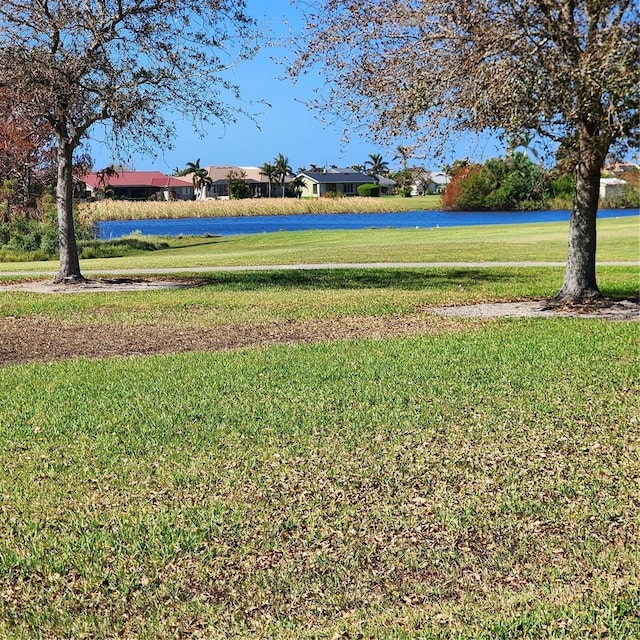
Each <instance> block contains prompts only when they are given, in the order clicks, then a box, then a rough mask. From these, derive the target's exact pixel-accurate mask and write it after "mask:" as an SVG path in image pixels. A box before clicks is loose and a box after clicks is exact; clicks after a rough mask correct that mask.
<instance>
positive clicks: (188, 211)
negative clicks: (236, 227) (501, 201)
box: [79, 195, 440, 220]
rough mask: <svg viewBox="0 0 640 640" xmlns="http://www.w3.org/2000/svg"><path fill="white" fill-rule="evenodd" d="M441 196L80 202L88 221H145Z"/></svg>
mask: <svg viewBox="0 0 640 640" xmlns="http://www.w3.org/2000/svg"><path fill="white" fill-rule="evenodd" d="M439 207H440V196H434V195H432V196H420V197H415V198H401V197H399V196H384V197H380V198H361V197H355V198H302V199H292V198H286V199H284V200H283V199H282V198H259V199H248V200H204V201H197V202H196V201H178V202H131V201H125V200H101V201H98V202H91V203H81V204H80V205H79V213H80V216H81V217H84V218H87V219H89V220H144V219H148V218H218V217H230V216H273V215H288V214H301V213H371V212H382V213H386V212H394V211H399V212H401V211H416V210H419V209H438V208H439Z"/></svg>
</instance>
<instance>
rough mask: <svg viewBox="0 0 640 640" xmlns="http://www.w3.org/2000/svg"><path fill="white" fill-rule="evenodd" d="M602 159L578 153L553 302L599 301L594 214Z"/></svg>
mask: <svg viewBox="0 0 640 640" xmlns="http://www.w3.org/2000/svg"><path fill="white" fill-rule="evenodd" d="M604 155H605V154H601V153H598V152H594V151H591V152H590V153H589V152H585V151H584V147H583V152H582V153H581V157H580V160H579V162H578V164H577V166H576V168H575V195H574V197H573V208H572V211H571V220H570V222H569V250H568V255H567V269H566V271H565V276H564V282H563V284H562V288H561V289H560V291H559V292H558V295H556V297H555V300H556V301H557V302H572V303H580V302H585V301H587V300H594V299H597V298H602V293H600V289H599V288H598V284H597V283H596V214H597V211H598V199H599V196H600V171H601V169H602V164H603V161H604Z"/></svg>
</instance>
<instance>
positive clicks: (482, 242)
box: [0, 216, 640, 278]
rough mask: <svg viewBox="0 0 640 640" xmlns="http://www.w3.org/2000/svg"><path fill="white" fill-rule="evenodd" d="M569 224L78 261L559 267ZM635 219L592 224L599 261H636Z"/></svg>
mask: <svg viewBox="0 0 640 640" xmlns="http://www.w3.org/2000/svg"><path fill="white" fill-rule="evenodd" d="M567 235H568V223H551V222H548V223H543V224H517V225H490V226H477V227H475V226H474V227H449V228H440V229H363V230H351V231H300V232H287V233H285V232H283V233H267V234H256V235H247V236H228V237H220V238H162V239H157V238H156V239H154V238H150V239H149V240H152V241H156V242H160V241H162V242H166V243H169V245H170V247H171V248H169V249H166V250H157V251H153V252H151V253H145V254H139V255H130V256H126V257H124V258H108V259H100V258H98V259H90V260H83V261H82V262H81V266H82V268H83V269H87V270H90V269H101V270H109V269H121V268H128V269H144V268H165V267H170V268H188V267H195V266H243V265H277V264H304V263H332V262H337V263H352V264H353V263H359V262H365V263H366V262H431V261H434V262H455V261H474V262H481V261H484V262H487V261H513V260H537V261H557V262H563V263H564V261H565V260H566V255H567ZM639 256H640V217H637V216H629V217H622V218H617V219H615V218H610V219H603V220H601V221H600V222H599V223H598V260H599V261H607V260H613V261H615V260H630V261H637V260H638V257H639ZM47 269H48V270H49V271H50V272H52V271H56V270H57V264H56V263H55V262H54V261H51V262H50V263H42V262H15V263H2V264H0V278H1V277H2V272H3V271H4V272H8V271H34V270H35V271H43V270H47Z"/></svg>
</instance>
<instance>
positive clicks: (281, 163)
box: [273, 153, 291, 198]
mask: <svg viewBox="0 0 640 640" xmlns="http://www.w3.org/2000/svg"><path fill="white" fill-rule="evenodd" d="M273 168H274V177H275V179H276V180H277V181H278V184H279V185H280V193H281V194H282V197H283V198H284V197H285V196H286V188H285V185H286V182H287V176H289V175H290V174H291V167H290V166H289V159H288V158H287V157H286V156H284V155H282V154H281V153H279V154H278V155H277V156H276V158H275V160H274V161H273Z"/></svg>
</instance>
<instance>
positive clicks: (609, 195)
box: [600, 178, 627, 202]
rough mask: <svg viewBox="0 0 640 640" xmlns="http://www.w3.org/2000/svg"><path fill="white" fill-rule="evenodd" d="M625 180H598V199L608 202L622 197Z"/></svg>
mask: <svg viewBox="0 0 640 640" xmlns="http://www.w3.org/2000/svg"><path fill="white" fill-rule="evenodd" d="M626 184H627V181H626V180H621V179H620V178H600V198H601V199H602V200H608V201H610V202H612V201H615V200H619V199H620V198H622V197H623V196H624V188H625V186H626Z"/></svg>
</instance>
